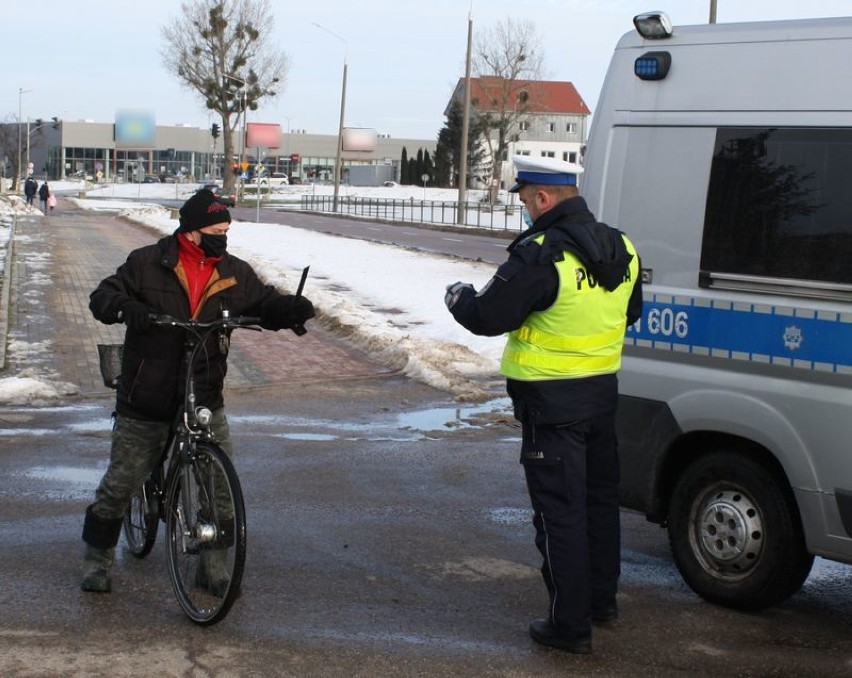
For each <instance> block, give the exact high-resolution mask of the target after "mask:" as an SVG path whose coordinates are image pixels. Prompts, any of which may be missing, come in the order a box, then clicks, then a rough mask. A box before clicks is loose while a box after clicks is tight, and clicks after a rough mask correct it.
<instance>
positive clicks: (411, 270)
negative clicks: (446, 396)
mask: <svg viewBox="0 0 852 678" xmlns="http://www.w3.org/2000/svg"><path fill="white" fill-rule="evenodd" d="M50 185H51V187H52V188H53V190H54V191H57V192H61V191H62V190H63V189H64V188H67V186H68V185H71V184H70V182H65V183H63V182H51V184H50ZM196 188H197V184H186V185H181V187H180V189H181V197H182V198H184V197H189V195H191V194H192V192H193V191H194V190H195V189H196ZM143 190H144V191H145V193H144V194H142V197H143V198H144V197H150V198H154V197H162V198H169V199H174V197H175V185H173V184H127V185H116V186H109V187H106V188H103V189H100V190H97V189H95V190H93V189H91V188H89V189H88V190H87V198H86V199H85V200H79V199H76V198H75V199H74V201H75V202H76V203H77V204H79V205H80V206H82V207H84V208H86V209H92V210H108V211H111V212H121V213H123V214H125V215H126V216H129V217H132V218H133V219H135V220H137V221H139V222H141V223H145V224H148V225H150V226H153V227H154V228H157V229H158V230H160V231H161V232H163V233H164V234H165V233H172V232H174V230H175V229H176V228H177V221H176V220H172V219H171V218H170V210H168V209H166V208H164V207H161V206H160V205H156V204H154V203H145V202H144V201H142V202H139V201H132V200H129V199H125V200H122V199H121V198H122V197H123V196H126V197H128V198H138V197H139V195H140V191H143ZM289 190H291V191H298V190H310V189H309V188H308V187H301V186H299V187H296V186H293V187H289ZM359 190H360V191H362V192H363V191H369V190H371V189H360V188H359ZM372 190H373V191H378V192H380V193H381V195H383V196H385V197H397V198H398V197H408V196H409V194H410V193H411V189H410V188H408V187H396V188H385V187H381V188H377V189H372ZM417 190H418V194H422V189H417ZM428 190H429V191H430V194H429V199H435V200H449V199H452V198H453V194H452V191H451V190H446V189H444V190H442V189H428ZM322 191H327V192H328V193H329V194H331V192H332V191H333V188H332V187H331V186H317V187H316V192H317V193H320V192H322ZM99 194H100V197H101V199H89V198H90V197H91V198H96V197H98V196H99ZM364 195H366V193H364ZM455 197H457V196H455ZM7 200H12V201H14V203H10V202H5V201H3V200H0V262H2V261H3V260H4V259H5V247H6V244H7V243H6V241H7V240H8V237H9V227H8V224H9V222H10V219H9V218H8V216H9V214H10V213H11V212H12V211H13V210H14V209H17V210H19V213H20V210H21V209H22V207H21V205H22V200H21V199H20V198H19V197H17V196H16V197H10V198H7ZM4 217H5V218H4ZM260 221H261V223H253V222H236V221H235V222H233V223H232V224H231V230H230V231H229V232H228V250H229V251H230V252H232V253H233V254H235V255H237V256H239V257H240V258H242V259H245V260H247V261H249V262H251V263H252V264H253V265H254V267H255V269H256V270H257V271H258V272H259V273H260V274H261V275H262V276H263V277H264V278H265V279H266V280H267V281H268V282H269V283H271V284H274V285H276V286H278V288H279V289H282V290H294V289H295V288H296V286H297V285H298V282H299V278H300V276H301V272H302V269H303V268H304V267H305V266H310V267H311V269H310V275H309V277H308V280H307V282H306V285H305V291H304V294H305V296H306V297H308V298H309V299H310V300H311V302H312V303H313V304H314V305H315V306H316V307H317V308H318V309H319V311H320V313H321V314H322V315H323V316H324V321H325V322H326V324H327V326H331V327H334V328H340V329H341V331H343V332H345V334H346V336H347V338H348V339H349V340H350V341H353V342H354V343H355V344H356V345H359V346H360V347H361V348H363V349H364V350H366V351H368V352H370V353H371V354H373V355H376V356H378V357H380V358H381V359H382V361H383V362H385V364H389V365H394V366H401V365H405V367H404V370H403V372H404V373H405V374H406V375H408V376H410V377H411V378H413V379H417V380H419V381H421V382H423V383H426V384H429V385H431V386H434V387H435V388H438V389H440V390H442V391H445V392H447V393H450V394H452V395H453V396H454V397H456V398H458V399H460V400H475V401H480V402H481V401H482V400H484V399H485V398H486V397H487V396H488V395H489V393H488V390H487V389H483V386H482V385H483V381H485V382H488V381H489V380H490V381H491V382H492V384H493V382H494V380H495V379H498V380H499V377H498V376H497V374H498V361H499V358H500V355H501V353H502V349H503V344H504V342H505V340H504V339H503V337H476V336H474V335H472V334H470V333H469V332H468V331H467V330H465V329H464V328H463V327H461V326H460V325H458V324H457V323H456V322H455V321H454V320H453V317H452V316H451V315H450V313H449V311H447V308H446V306H445V305H444V301H443V300H444V290H445V287H446V286H447V284H449V283H454V282H456V281H458V280H462V281H465V282H470V283H473V284H474V285H475V286H476V287H477V288H479V287H481V286H482V285H484V284H485V283H486V282H487V281H488V280H489V278H490V277H491V276H492V274H493V273H494V271H495V270H496V268H497V267H496V266H495V265H493V264H483V263H477V262H474V261H468V260H463V259H456V258H454V257H448V256H438V255H430V254H427V253H424V252H414V251H411V250H406V249H402V248H399V247H394V246H391V245H381V244H377V243H370V242H366V241H361V240H353V239H351V238H342V237H335V236H331V235H325V234H321V233H314V232H311V231H306V230H303V229H292V228H291V227H288V226H282V225H280V224H265V223H263V211H262V210H261V213H260ZM412 228H413V227H412ZM153 241H154V238H153V237H152V242H153ZM507 244H508V241H507ZM118 263H120V262H118ZM40 264H41V265H42V266H44V267H45V268H49V265H50V263H49V261H48V260H45V261H43V262H40ZM377 270H379V271H382V272H383V274H382V275H381V276H376V275H374V273H375V271H377ZM44 273H45V274H47V272H46V271H45V272H44ZM390 280H393V281H394V282H393V284H392V285H391V284H388V281H390ZM341 290H342V291H341ZM388 309H397V310H398V311H399V312H397V311H394V312H388ZM308 331H310V323H308ZM50 350H52V349H51V347H50V346H49V345H44V346H39V347H33V346H17V345H15V344H14V342H13V343H12V345H10V347H9V352H10V356H11V357H12V358H13V359H14V354H15V352H16V351H21V352H22V353H23V352H25V354H26V355H28V356H29V355H33V354H34V352H38V351H50ZM23 372H24V374H17V375H13V376H9V377H5V378H0V405H8V404H28V403H39V402H44V401H51V400H53V399H55V398H58V397H60V396H61V391H63V390H65V389H66V386H65V385H61V384H59V385H58V384H57V383H56V381H55V379H54V378H53V375H46V374H45V375H40V374H38V373H31V372H28V371H27V370H26V369H25V370H24V371H23ZM492 395H493V394H492Z"/></svg>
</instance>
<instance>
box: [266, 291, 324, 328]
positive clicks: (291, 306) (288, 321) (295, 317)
mask: <svg viewBox="0 0 852 678" xmlns="http://www.w3.org/2000/svg"><path fill="white" fill-rule="evenodd" d="M313 317H314V305H313V304H312V303H311V302H310V301H309V300H308V299H307V298H306V297H301V296H300V297H294V296H292V295H289V294H288V295H285V296H281V297H275V298H274V299H270V300H269V301H267V302H266V303H265V304H264V305H263V308H262V309H261V318H262V319H263V322H262V325H263V327H265V328H266V329H268V330H283V329H287V328H295V327H299V326H301V325H304V324H305V322H306V321H307V320H310V319H311V318H313Z"/></svg>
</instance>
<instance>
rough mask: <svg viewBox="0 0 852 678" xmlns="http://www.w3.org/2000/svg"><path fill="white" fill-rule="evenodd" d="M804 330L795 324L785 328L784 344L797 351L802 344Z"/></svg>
mask: <svg viewBox="0 0 852 678" xmlns="http://www.w3.org/2000/svg"><path fill="white" fill-rule="evenodd" d="M802 339H803V337H802V330H801V329H800V328H798V327H796V326H795V325H790V327H785V328H784V346H785V347H786V348H788V349H790V350H791V351H795V350H796V349H797V348H799V347H800V346H801V345H802Z"/></svg>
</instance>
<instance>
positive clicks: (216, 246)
mask: <svg viewBox="0 0 852 678" xmlns="http://www.w3.org/2000/svg"><path fill="white" fill-rule="evenodd" d="M227 248H228V236H226V235H210V234H208V233H202V234H201V249H202V250H204V254H206V255H207V256H208V257H221V256H222V255H223V254H225V250H226V249H227Z"/></svg>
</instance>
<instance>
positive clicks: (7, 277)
mask: <svg viewBox="0 0 852 678" xmlns="http://www.w3.org/2000/svg"><path fill="white" fill-rule="evenodd" d="M17 224H18V215H17V214H15V215H12V226H11V227H10V229H9V242H8V243H7V245H6V262H5V264H4V266H3V283H2V285H3V286H2V288H0V370H5V369H6V344H7V343H8V341H9V300H10V299H11V295H12V263H13V260H14V250H15V226H17Z"/></svg>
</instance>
